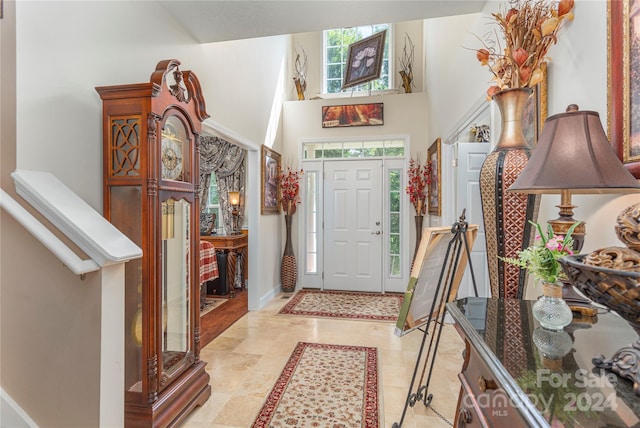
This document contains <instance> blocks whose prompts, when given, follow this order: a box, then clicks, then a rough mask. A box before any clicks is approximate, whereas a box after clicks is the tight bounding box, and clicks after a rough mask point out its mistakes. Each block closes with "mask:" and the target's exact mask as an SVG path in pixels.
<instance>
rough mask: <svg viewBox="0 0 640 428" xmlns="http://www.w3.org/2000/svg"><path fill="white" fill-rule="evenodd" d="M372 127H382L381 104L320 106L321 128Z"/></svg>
mask: <svg viewBox="0 0 640 428" xmlns="http://www.w3.org/2000/svg"><path fill="white" fill-rule="evenodd" d="M373 125H384V105H383V104H382V103H373V104H353V105H345V106H322V127H323V128H336V127H341V126H373Z"/></svg>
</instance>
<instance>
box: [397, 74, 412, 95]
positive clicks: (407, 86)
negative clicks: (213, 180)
mask: <svg viewBox="0 0 640 428" xmlns="http://www.w3.org/2000/svg"><path fill="white" fill-rule="evenodd" d="M409 70H411V69H409ZM411 76H413V73H412V72H411V71H410V72H409V73H407V72H406V71H404V70H400V77H402V87H403V88H404V92H405V93H406V94H410V93H411V92H412V91H411Z"/></svg>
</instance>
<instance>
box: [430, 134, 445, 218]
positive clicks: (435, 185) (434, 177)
mask: <svg viewBox="0 0 640 428" xmlns="http://www.w3.org/2000/svg"><path fill="white" fill-rule="evenodd" d="M441 146H442V142H441V140H440V137H438V138H436V141H434V142H433V144H431V146H430V147H429V150H427V160H428V161H429V165H430V166H431V172H430V175H431V182H430V183H429V189H428V192H427V206H428V210H427V212H428V213H429V214H431V215H437V216H440V215H442V208H441V201H442V195H441V192H440V190H441V183H440V176H441V172H442V170H441V167H440V165H441V164H442V157H441V155H440V147H441Z"/></svg>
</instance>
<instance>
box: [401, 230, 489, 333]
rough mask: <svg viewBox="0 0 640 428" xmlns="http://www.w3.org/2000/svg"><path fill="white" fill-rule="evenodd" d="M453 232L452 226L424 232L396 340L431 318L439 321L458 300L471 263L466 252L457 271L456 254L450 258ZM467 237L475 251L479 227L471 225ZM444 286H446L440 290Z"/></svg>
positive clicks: (452, 254)
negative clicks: (451, 303)
mask: <svg viewBox="0 0 640 428" xmlns="http://www.w3.org/2000/svg"><path fill="white" fill-rule="evenodd" d="M451 230H452V228H451V226H441V227H427V228H425V229H424V232H423V233H422V238H421V239H420V246H419V247H418V251H417V252H416V257H415V259H414V261H413V266H412V267H411V275H410V278H409V284H408V286H407V290H406V291H405V294H404V300H403V301H402V307H401V308H400V314H399V315H398V320H397V322H396V328H395V331H394V333H395V335H396V336H402V335H404V334H406V333H409V332H410V331H413V330H415V329H417V328H421V327H423V326H424V325H425V324H426V323H427V322H428V321H429V319H430V318H431V319H435V318H437V317H438V315H440V314H441V311H443V310H444V306H445V304H446V303H448V302H451V301H453V300H455V299H456V296H457V294H458V288H459V287H460V281H461V280H462V276H463V275H464V271H465V269H466V267H467V262H468V259H467V253H466V251H464V248H463V250H462V251H461V252H460V256H459V260H458V265H457V268H456V269H454V268H455V267H456V266H455V259H456V257H455V255H454V253H455V251H451V254H448V256H449V257H447V253H448V251H447V250H448V249H449V243H450V242H451V240H452V239H453V237H454V234H453V233H452V231H451ZM466 234H467V243H468V244H469V249H471V248H473V243H474V241H475V239H476V236H477V234H478V225H477V224H476V225H474V224H470V225H468V227H467V232H466ZM463 247H464V246H463ZM441 273H443V275H442V278H441ZM441 284H442V285H443V286H440V285H441ZM445 284H451V289H450V292H449V296H446V298H445V296H444V292H445V288H446V287H444V285H445Z"/></svg>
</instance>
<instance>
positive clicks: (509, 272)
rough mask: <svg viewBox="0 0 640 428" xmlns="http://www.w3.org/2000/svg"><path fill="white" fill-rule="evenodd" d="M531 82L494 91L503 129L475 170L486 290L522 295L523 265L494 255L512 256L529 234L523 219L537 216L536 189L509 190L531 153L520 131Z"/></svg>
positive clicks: (527, 242) (525, 243) (499, 294)
mask: <svg viewBox="0 0 640 428" xmlns="http://www.w3.org/2000/svg"><path fill="white" fill-rule="evenodd" d="M531 94H532V90H531V89H530V88H514V89H505V90H502V91H500V92H498V93H497V94H495V95H494V96H493V101H495V103H496V104H497V105H498V108H499V109H500V115H501V118H502V132H501V134H500V139H499V140H498V143H497V144H496V147H495V148H494V150H493V151H492V152H491V153H489V155H488V156H487V158H486V159H485V161H484V163H483V164H482V168H481V170H480V192H481V195H480V196H481V201H482V213H483V216H484V229H485V237H486V242H487V261H488V264H489V282H490V284H491V295H492V296H493V297H501V298H517V299H519V298H522V297H523V295H524V286H525V283H526V273H525V271H524V270H522V271H521V269H520V268H519V267H517V266H514V265H512V264H509V263H505V262H503V261H502V260H500V259H499V258H498V257H499V256H500V257H514V258H515V257H517V256H518V252H519V251H521V250H522V249H523V248H526V247H528V246H529V245H530V244H531V242H532V238H533V235H534V230H533V228H532V227H531V226H530V225H529V223H528V221H529V220H531V221H536V219H537V217H538V209H539V205H540V195H526V194H521V193H513V192H508V191H507V189H508V188H509V187H510V186H511V185H512V184H513V182H514V181H515V180H516V178H518V175H520V173H521V172H522V170H523V169H524V167H525V165H526V164H527V162H528V161H529V158H530V157H531V152H532V151H533V148H532V147H530V146H529V144H528V143H527V141H526V139H525V137H524V134H523V131H522V129H523V128H522V120H523V118H522V116H523V112H524V109H525V106H526V104H527V100H528V99H529V97H530V96H531Z"/></svg>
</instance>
